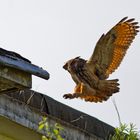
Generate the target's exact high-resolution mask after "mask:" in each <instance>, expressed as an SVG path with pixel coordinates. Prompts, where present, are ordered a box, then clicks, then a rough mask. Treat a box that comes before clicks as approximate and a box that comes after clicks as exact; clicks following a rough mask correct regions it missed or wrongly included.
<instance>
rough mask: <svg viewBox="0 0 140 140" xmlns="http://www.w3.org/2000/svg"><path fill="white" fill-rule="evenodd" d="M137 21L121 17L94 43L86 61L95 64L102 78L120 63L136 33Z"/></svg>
mask: <svg viewBox="0 0 140 140" xmlns="http://www.w3.org/2000/svg"><path fill="white" fill-rule="evenodd" d="M137 24H138V22H134V19H128V20H127V17H125V18H123V19H122V20H121V21H120V22H118V23H117V24H116V25H115V26H114V27H113V28H112V29H111V30H110V31H109V32H108V33H107V34H105V35H104V34H103V35H102V36H101V38H100V39H99V41H98V42H97V44H96V47H95V50H94V52H93V54H92V56H91V58H90V59H89V60H88V61H87V63H90V64H94V65H95V64H96V65H97V70H99V71H98V72H99V73H98V74H99V75H100V74H102V79H105V78H106V77H108V76H109V74H111V73H112V72H114V71H115V69H117V68H118V66H119V65H120V63H121V61H122V59H123V57H124V56H125V54H126V51H127V49H128V48H129V46H130V45H131V43H132V41H133V39H134V38H135V36H136V35H137V32H138V28H139V26H137Z"/></svg>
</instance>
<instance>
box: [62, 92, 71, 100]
mask: <svg viewBox="0 0 140 140" xmlns="http://www.w3.org/2000/svg"><path fill="white" fill-rule="evenodd" d="M63 98H65V99H68V98H69V99H72V98H73V95H72V94H70V93H68V94H64V95H63Z"/></svg>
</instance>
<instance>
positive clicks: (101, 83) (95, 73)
mask: <svg viewBox="0 0 140 140" xmlns="http://www.w3.org/2000/svg"><path fill="white" fill-rule="evenodd" d="M134 20H135V19H134V18H133V19H128V18H127V17H125V18H123V19H122V20H120V21H119V22H118V23H117V24H116V25H115V26H114V27H113V28H112V29H111V30H110V31H109V32H107V33H106V34H103V35H102V36H101V37H100V39H99V40H98V42H97V43H96V46H95V49H94V51H93V53H92V55H91V57H90V58H89V59H88V60H85V59H82V58H80V57H75V58H73V59H70V60H69V61H67V62H66V63H65V64H64V66H63V68H64V69H65V70H67V71H68V72H69V73H70V75H71V77H72V79H73V81H74V82H75V84H76V86H75V88H74V92H73V93H68V94H65V95H64V96H63V97H64V98H65V99H73V98H81V99H83V100H85V101H88V102H95V103H97V102H103V101H106V100H108V99H109V97H111V96H112V95H113V94H114V93H117V92H119V83H118V79H113V80H108V78H109V75H110V74H111V73H113V72H114V71H115V70H116V69H117V68H118V67H119V65H120V63H121V61H122V60H123V58H124V56H125V54H126V51H127V49H128V48H129V46H130V45H131V43H132V41H133V40H134V38H135V36H136V35H137V33H138V32H139V30H138V28H139V26H137V25H138V22H135V21H134Z"/></svg>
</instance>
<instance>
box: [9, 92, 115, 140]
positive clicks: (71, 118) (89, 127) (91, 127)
mask: <svg viewBox="0 0 140 140" xmlns="http://www.w3.org/2000/svg"><path fill="white" fill-rule="evenodd" d="M7 95H8V96H10V97H12V98H14V99H16V100H17V101H20V102H24V103H25V104H27V105H29V106H31V107H32V108H34V109H36V110H38V111H40V112H44V113H47V114H50V115H51V116H53V117H55V118H58V119H60V120H62V121H64V122H67V123H69V124H71V125H73V126H75V127H77V128H79V129H82V130H84V131H86V132H87V133H89V134H94V135H96V136H98V137H101V138H106V137H107V136H108V135H109V133H113V131H114V128H113V127H112V126H110V125H108V124H106V123H104V122H102V121H100V120H98V119H96V118H94V117H92V116H89V115H87V114H85V113H83V112H80V111H77V110H75V109H73V108H71V107H69V106H66V105H64V104H62V103H60V102H57V101H56V100H54V99H52V98H50V97H48V96H46V95H43V94H40V93H38V92H35V91H32V90H23V91H16V92H10V93H8V94H7Z"/></svg>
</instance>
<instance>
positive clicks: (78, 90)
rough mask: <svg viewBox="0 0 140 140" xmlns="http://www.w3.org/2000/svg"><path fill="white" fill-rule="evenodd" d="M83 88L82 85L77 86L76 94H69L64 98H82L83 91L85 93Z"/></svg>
mask: <svg viewBox="0 0 140 140" xmlns="http://www.w3.org/2000/svg"><path fill="white" fill-rule="evenodd" d="M82 88H83V86H82V84H81V83H80V84H78V85H76V86H75V88H74V93H72V94H71V93H68V94H64V96H63V97H64V98H65V99H67V98H69V99H73V98H78V97H80V94H81V93H82V91H83V89H82Z"/></svg>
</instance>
